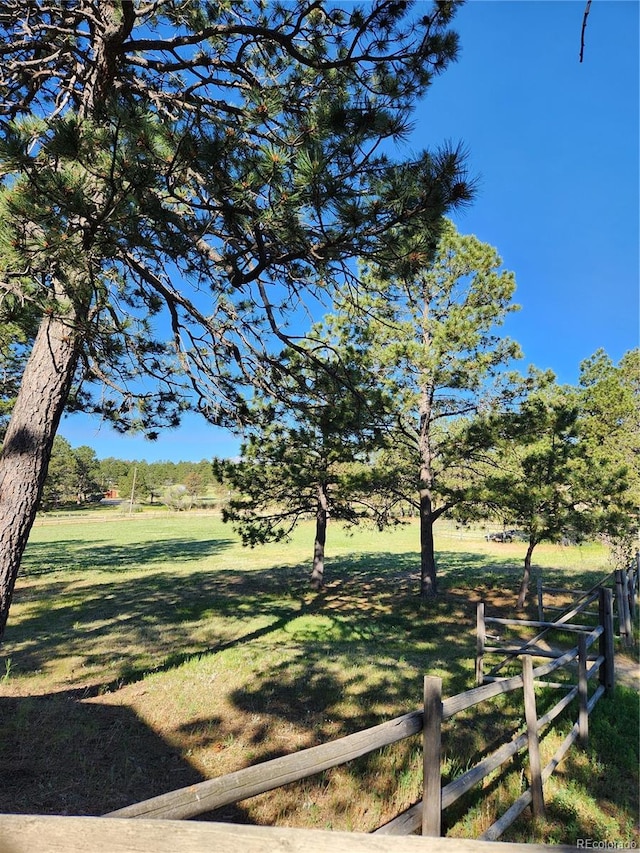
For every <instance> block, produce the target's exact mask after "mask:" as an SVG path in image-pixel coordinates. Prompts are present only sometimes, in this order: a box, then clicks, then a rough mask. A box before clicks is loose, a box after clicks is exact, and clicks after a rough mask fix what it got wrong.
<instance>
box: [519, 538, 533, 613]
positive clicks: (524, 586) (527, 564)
mask: <svg viewBox="0 0 640 853" xmlns="http://www.w3.org/2000/svg"><path fill="white" fill-rule="evenodd" d="M536 544H537V543H536V541H535V539H530V540H529V547H528V548H527V553H526V555H525V558H524V572H523V573H522V582H521V584H520V592H519V593H518V602H517V604H516V610H522V609H523V608H524V603H525V601H526V598H527V592H528V590H529V580H530V578H531V555H532V554H533V549H534V548H535V547H536Z"/></svg>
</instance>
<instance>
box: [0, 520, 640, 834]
mask: <svg viewBox="0 0 640 853" xmlns="http://www.w3.org/2000/svg"><path fill="white" fill-rule="evenodd" d="M312 532H313V531H312V528H311V526H310V525H303V526H301V527H300V528H299V529H298V530H297V531H296V534H295V537H294V539H293V541H292V542H291V543H289V544H282V543H279V544H274V545H268V546H264V547H262V548H259V549H256V550H253V551H251V550H247V549H243V548H242V547H241V546H240V544H239V542H238V540H237V538H236V536H235V535H234V534H233V532H232V530H231V529H230V528H228V527H225V526H224V525H222V523H221V522H220V520H219V519H218V518H216V517H214V516H196V515H190V514H177V515H167V516H163V517H147V516H145V515H136V514H134V515H133V516H131V517H127V516H123V515H121V514H118V513H117V511H115V510H114V511H111V512H110V513H107V512H94V513H91V514H89V515H87V516H84V517H81V516H77V517H74V518H72V519H69V520H64V521H57V522H56V523H55V524H51V523H39V524H38V525H37V526H36V527H35V528H34V530H33V532H32V536H31V540H30V543H29V547H28V551H27V554H26V556H25V560H24V563H23V570H22V574H21V578H20V580H19V583H18V587H17V590H16V595H15V601H14V605H13V609H12V612H11V616H10V621H9V626H8V628H7V632H6V636H5V641H4V643H3V646H2V649H1V651H2V655H1V656H0V709H2V713H1V715H0V772H1V773H2V778H4V779H12V783H11V785H8V786H7V785H5V786H2V787H1V788H0V811H4V812H26V813H58V814H65V813H66V814H101V813H104V812H107V811H110V810H113V809H116V808H119V807H121V806H124V805H127V804H129V803H131V802H135V801H138V800H141V799H144V798H146V797H150V796H153V795H155V794H160V793H163V792H165V791H168V790H171V789H173V788H177V787H181V786H183V785H188V784H191V783H193V782H197V781H200V780H202V779H205V778H210V777H212V776H216V775H220V774H223V773H226V772H229V771H231V770H235V769H238V768H240V767H244V766H247V765H248V764H253V763H256V762H258V761H263V760H266V759H268V758H272V757H275V756H277V755H282V754H284V753H288V752H291V751H294V750H297V749H301V748H304V747H307V746H312V745H315V744H317V743H322V742H324V741H327V740H329V739H332V738H335V737H339V736H341V735H344V734H348V733H350V732H353V731H357V730H359V729H362V728H366V727H368V726H371V725H375V724H376V723H378V722H382V721H383V720H385V719H389V718H391V717H394V716H397V715H399V714H402V713H405V712H407V711H410V710H414V709H415V708H417V707H419V705H420V701H421V691H422V676H423V674H425V673H426V674H432V675H439V676H441V677H442V679H443V693H444V695H445V696H447V695H452V694H454V693H457V692H459V691H461V690H464V689H467V688H469V687H471V686H472V685H473V668H474V653H475V605H476V602H477V601H478V600H484V601H486V602H487V609H488V611H489V612H492V613H495V614H500V615H507V614H512V610H513V603H514V601H515V594H516V592H517V587H518V582H519V578H520V573H521V564H522V559H523V556H524V549H525V546H524V543H509V544H500V543H488V542H486V541H485V540H484V531H482V530H480V529H477V530H467V529H463V530H459V529H456V528H455V527H454V526H452V525H446V524H441V526H440V529H439V531H438V538H437V549H438V562H439V573H440V577H441V595H440V596H439V598H438V599H437V600H436V601H434V602H431V603H428V604H424V603H422V602H420V600H419V598H418V596H417V589H418V572H417V559H416V545H417V528H416V526H415V524H408V525H406V526H403V527H401V528H399V529H397V530H395V531H390V532H386V533H378V532H377V531H371V530H356V531H355V532H353V533H352V534H349V533H347V532H345V531H343V530H342V529H341V528H339V527H335V528H332V529H331V530H330V531H329V540H328V549H327V551H328V554H327V556H328V560H327V585H326V588H325V589H324V590H323V591H322V592H319V593H317V592H314V591H312V590H311V589H310V588H309V587H308V584H307V577H308V573H309V568H310V566H309V562H310V560H309V557H310V553H311V550H312ZM535 563H536V566H537V568H538V569H541V570H542V571H543V574H544V578H545V583H549V584H561V585H563V586H571V587H577V588H580V589H582V588H585V587H587V586H591V585H593V584H594V583H596V582H597V581H598V580H599V579H600V578H601V577H602V576H603V575H604V574H606V573H608V572H609V571H610V568H611V567H610V566H609V565H608V562H607V554H606V552H605V550H604V549H603V548H602V547H600V546H599V545H585V546H581V547H580V548H577V547H572V548H562V547H560V546H545V545H541V546H539V547H538V549H537V550H536V552H535ZM531 614H532V615H533V610H532V611H531ZM505 699H506V697H502V701H501V702H497V703H495V704H494V706H493V707H492V708H491V709H486V710H485V711H484V712H483V713H482V715H481V719H478V718H474V719H473V720H471V719H469V721H468V724H467V723H466V721H462V723H461V724H459V725H458V727H457V729H455V730H454V729H453V728H452V729H451V730H449V731H446V732H445V763H446V768H447V771H448V773H449V775H450V777H453V776H454V775H456V774H457V773H459V772H461V771H462V770H464V769H465V767H466V766H467V765H469V764H470V763H473V762H474V760H476V759H477V756H478V754H481V753H482V750H483V749H485V748H486V746H487V744H489V743H491V741H492V740H493V739H494V738H495V737H496V736H497V734H498V733H499V732H502V731H503V730H504V728H505V726H507V727H509V726H511V725H513V726H515V725H516V724H517V723H518V721H519V720H520V719H521V717H522V709H521V708H519V707H517V705H515V704H513V703H511V704H510V703H509V702H508V701H505ZM607 705H610V703H605V701H604V700H603V701H601V702H600V703H599V705H598V707H597V709H596V712H595V716H594V718H593V724H592V736H591V740H590V745H589V749H588V751H587V752H580V751H578V750H576V751H574V752H573V753H572V755H571V757H570V758H569V759H567V760H566V761H565V762H564V763H563V765H562V767H561V772H560V773H559V774H558V776H557V777H554V779H553V780H552V782H551V783H549V788H548V792H549V793H548V799H549V806H548V814H547V820H546V822H545V823H544V824H543V825H540V826H532V825H531V823H530V822H528V821H521V822H520V823H519V824H518V825H517V826H515V827H514V828H513V830H511V831H510V835H509V836H508V837H510V838H512V839H517V840H546V841H551V842H555V841H568V842H570V843H574V842H575V840H576V838H577V837H590V838H594V839H597V840H603V841H619V840H626V841H630V840H632V839H637V836H636V835H634V833H635V832H636V829H635V828H634V825H635V822H636V820H637V812H638V798H637V789H638V773H637V765H638V736H637V719H638V704H637V694H636V692H635V691H633V690H630V689H625V688H623V687H620V688H618V694H617V697H616V713H612V712H611V709H610V707H607ZM570 724H571V723H570V721H569V720H568V718H567V720H565V721H564V722H562V721H561V722H560V723H559V724H558V725H557V726H556V727H555V729H554V730H552V731H551V732H550V733H549V735H548V736H547V737H546V738H545V740H544V741H543V751H546V752H549V751H551V752H552V751H553V749H554V744H556V745H557V742H559V740H560V739H561V737H562V736H563V732H566V731H567V730H568V728H569V727H570ZM615 738H619V739H620V744H621V745H619V748H615V749H614V748H612V744H614V743H616V741H615ZM421 761H422V758H421V749H420V742H419V739H418V738H415V739H411V740H408V741H404V742H402V743H401V744H398V745H397V746H395V747H393V748H389V749H386V750H384V751H382V752H380V753H376V754H374V755H371V756H368V757H367V758H364V759H360V760H358V761H356V762H353V763H352V764H350V765H348V766H346V767H342V768H336V769H335V770H333V771H328V772H326V773H323V774H321V775H320V776H318V777H314V779H311V780H308V781H307V782H305V783H301V784H298V785H290V786H287V787H285V788H282V789H279V790H278V791H276V792H273V793H271V794H268V795H264V796H262V797H257V798H254V799H252V800H249V801H245V802H243V803H240V804H239V805H237V806H234V807H229V808H227V809H225V810H223V811H222V812H218V813H214V814H212V815H209V816H208V817H210V818H211V819H217V820H220V819H224V820H234V821H246V822H253V823H261V824H276V823H279V824H283V825H285V824H286V825H295V826H316V827H319V828H333V829H346V830H363V831H370V830H371V829H374V828H375V827H376V826H378V825H380V824H381V823H383V822H385V821H386V820H389V819H391V818H392V817H394V816H395V815H396V814H397V813H398V812H400V811H401V810H402V809H404V808H406V807H407V806H408V805H410V804H411V803H412V802H414V801H415V800H416V799H418V798H419V796H420V784H421ZM523 773H524V768H523V767H522V766H520V765H516V766H514V768H513V770H512V772H511V773H510V774H509V775H508V777H507V780H506V783H504V784H502V785H498V784H497V782H496V781H495V780H490V783H489V785H488V787H487V788H485V790H484V791H482V792H480V795H475V798H474V797H471V798H469V799H468V800H467V801H466V803H465V807H466V808H467V811H466V812H463V811H462V809H460V810H459V811H457V812H456V813H455V814H452V815H451V816H448V818H447V826H446V830H447V832H448V833H449V834H452V835H468V836H477V835H479V834H480V833H481V832H482V830H483V829H484V828H485V827H486V826H487V825H488V824H489V823H490V822H491V820H492V819H493V817H492V816H495V812H496V809H498V808H502V810H503V811H504V808H505V807H506V804H508V803H507V802H506V800H507V798H508V797H509V796H511V797H512V798H515V796H517V794H518V793H520V791H521V789H522V784H523ZM546 790H547V789H546ZM500 804H502V805H500ZM498 813H499V812H498Z"/></svg>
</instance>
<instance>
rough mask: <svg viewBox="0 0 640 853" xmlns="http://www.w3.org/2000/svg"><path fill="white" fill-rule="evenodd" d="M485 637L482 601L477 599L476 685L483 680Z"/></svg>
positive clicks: (478, 685) (485, 629)
mask: <svg viewBox="0 0 640 853" xmlns="http://www.w3.org/2000/svg"><path fill="white" fill-rule="evenodd" d="M486 638H487V628H486V625H485V621H484V602H483V601H479V602H478V607H477V609H476V687H480V685H481V684H483V682H484V674H483V671H482V670H483V667H484V647H485V643H486Z"/></svg>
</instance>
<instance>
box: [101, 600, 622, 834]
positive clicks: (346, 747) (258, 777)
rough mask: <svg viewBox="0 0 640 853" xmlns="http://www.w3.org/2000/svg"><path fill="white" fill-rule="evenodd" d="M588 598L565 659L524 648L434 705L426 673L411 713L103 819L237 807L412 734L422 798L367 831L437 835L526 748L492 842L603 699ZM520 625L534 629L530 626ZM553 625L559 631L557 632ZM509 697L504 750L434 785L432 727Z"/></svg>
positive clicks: (606, 653)
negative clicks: (541, 704) (557, 737)
mask: <svg viewBox="0 0 640 853" xmlns="http://www.w3.org/2000/svg"><path fill="white" fill-rule="evenodd" d="M598 595H599V596H600V597H601V607H600V615H601V619H600V624H599V625H597V626H596V627H595V628H588V627H585V626H576V625H572V626H571V630H573V631H575V632H577V633H578V643H577V645H576V646H575V647H574V648H572V649H570V650H568V651H566V652H563V653H561V654H560V653H559V654H558V655H555V656H554V659H553V660H552V661H551V662H549V663H545V664H543V665H541V666H538V667H535V668H534V667H533V664H532V657H533V656H535V655H536V654H537V651H536V649H535V648H532V647H529V648H526V649H523V648H519V649H518V651H517V654H518V656H519V657H521V659H522V661H521V665H522V672H521V673H520V674H517V675H514V676H511V677H509V678H493V679H492V680H490V681H487V683H483V684H479V685H478V686H476V687H475V688H472V689H471V690H467V691H465V692H464V693H459V694H457V695H455V696H452V697H449V698H446V699H442V696H441V680H440V679H439V678H433V677H429V676H427V677H425V682H424V702H423V708H422V709H421V710H416V711H413V712H411V713H408V714H404V715H403V716H401V717H397V718H395V719H393V720H389V721H387V722H384V723H381V724H380V725H378V726H374V727H373V728H369V729H366V730H364V731H359V732H355V733H354V734H351V735H347V736H346V737H343V738H339V739H338V740H335V741H332V742H330V743H326V744H322V745H320V746H315V747H311V748H310V749H305V750H301V751H300V752H297V753H294V754H292V755H285V756H282V757H280V758H276V759H273V760H271V761H266V762H263V763H262V764H258V765H255V766H253V767H247V768H244V769H242V770H237V771H235V772H234V773H229V774H227V775H225V776H220V777H218V778H215V779H210V780H207V781H204V782H200V783H198V784H196V785H191V786H190V787H188V788H181V789H179V790H175V791H170V792H168V793H166V794H161V795H159V796H157V797H153V798H151V799H148V800H144V801H143V802H139V803H135V804H133V805H130V806H126V807H125V808H122V809H118V810H117V811H114V812H111V813H109V814H108V815H106V817H108V818H142V819H149V818H153V819H165V820H166V819H170V820H176V819H184V818H193V817H197V816H198V815H201V814H204V813H206V812H211V811H214V810H216V809H219V808H221V807H223V806H226V805H230V804H232V803H236V802H238V801H240V800H244V799H247V798H249V797H254V796H257V795H258V794H263V793H266V792H268V791H271V790H274V789H275V788H278V787H280V786H282V785H286V784H289V783H291V782H296V781H300V780H302V779H306V778H308V777H310V776H312V775H314V774H316V773H320V772H322V771H324V770H327V769H329V768H331V767H336V766H338V765H341V764H345V763H347V762H349V761H351V760H353V759H355V758H358V757H360V756H363V755H366V754H368V753H371V752H373V751H375V750H378V749H381V748H382V747H385V746H388V745H390V744H393V743H395V742H397V741H400V740H404V739H405V738H408V737H412V736H414V735H417V734H422V740H423V749H424V786H423V787H424V790H423V798H422V800H421V801H420V802H418V803H416V804H415V805H414V806H412V807H411V808H410V809H408V810H407V811H406V812H404V813H403V814H401V815H399V816H398V817H397V818H395V819H394V820H392V821H390V822H389V823H387V824H385V825H384V826H382V827H380V828H379V829H377V830H376V831H375V834H384V835H410V834H412V833H414V832H416V831H418V830H421V831H422V834H424V835H430V836H439V835H440V833H441V825H442V813H443V811H444V810H446V809H447V808H449V807H450V806H451V805H452V804H453V803H455V802H456V801H457V800H458V799H459V798H460V797H462V796H463V795H464V794H466V793H467V792H469V791H470V790H471V789H472V788H473V787H474V786H476V785H478V784H479V783H480V782H482V780H483V779H484V778H485V777H486V776H487V775H488V774H489V773H491V772H493V771H494V770H496V769H497V768H498V767H500V766H502V765H503V764H504V763H505V762H506V761H508V760H509V759H510V758H512V757H513V756H515V755H516V754H517V753H520V752H523V751H524V750H528V753H529V764H530V768H531V780H530V788H529V789H528V790H527V791H526V792H525V793H524V794H523V795H522V797H520V798H519V799H518V801H517V802H516V803H514V804H513V806H512V807H511V808H510V809H509V811H508V812H507V813H506V814H505V815H504V816H503V817H502V818H501V819H500V820H499V821H498V822H497V823H495V824H494V825H493V826H492V827H490V829H489V830H487V832H486V833H485V835H484V836H483V839H486V840H495V839H496V838H499V837H500V835H501V834H502V833H503V832H504V830H505V829H506V828H507V826H509V825H510V824H511V823H512V822H513V821H514V820H515V818H516V817H517V816H518V815H519V814H520V813H521V812H522V811H523V810H524V809H525V808H526V807H527V805H529V804H530V803H531V804H532V805H533V810H534V814H542V811H543V809H544V800H543V793H542V786H543V784H544V782H545V781H546V780H547V779H548V778H549V776H550V775H551V774H552V773H553V771H554V769H555V767H556V766H557V765H558V763H559V762H560V761H561V760H562V758H563V757H564V755H565V754H566V752H567V750H568V749H569V747H570V746H571V745H572V744H573V743H574V742H575V741H576V739H578V738H580V740H581V741H582V742H583V743H584V742H586V738H587V732H588V716H589V713H590V712H591V710H592V708H593V707H594V705H595V704H596V702H597V701H598V700H599V699H600V697H601V696H602V695H603V693H610V692H611V691H612V689H613V627H612V626H613V623H612V617H611V591H610V590H608V589H603V590H602V591H601V592H599V593H598ZM587 601H589V602H590V601H591V599H590V598H589V599H587ZM489 621H493V622H495V623H498V622H504V621H507V620H495V619H494V620H490V619H486V620H485V622H489ZM518 621H520V620H518ZM521 624H527V625H532V626H536V627H538V626H539V623H538V622H531V623H521ZM546 624H548V623H546ZM546 624H545V627H546ZM563 627H564V628H566V625H563ZM596 641H597V642H598V644H599V646H598V649H599V650H598V654H597V655H589V651H588V650H589V649H590V648H591V647H592V646H593V645H594V644H595V643H596ZM485 651H488V649H485ZM515 653H516V652H515V651H514V654H515ZM511 659H513V657H511ZM576 668H577V672H578V678H577V683H576V684H567V683H566V682H565V683H563V684H562V685H561V686H563V687H565V688H566V690H565V694H564V695H563V696H562V698H561V700H560V701H559V702H558V703H557V704H556V705H555V706H554V707H553V708H552V709H550V710H549V711H547V712H546V713H545V714H544V715H543V716H542V717H540V718H538V716H537V710H536V698H535V693H534V684H539V683H544V684H547V685H550V686H559V685H557V684H555V683H552V682H548V681H546V682H541V681H540V679H542V678H544V677H545V676H548V675H551V674H553V673H556V672H557V671H559V670H561V669H564V670H568V671H569V672H571V673H572V672H573V671H574V670H575V669H576ZM596 674H598V675H599V680H600V684H599V686H598V687H597V689H596V690H595V692H594V693H593V695H592V696H591V697H589V695H588V681H589V679H591V678H592V677H593V676H594V675H596ZM517 690H522V691H523V701H524V707H525V716H526V729H525V731H523V732H521V733H519V734H517V736H515V737H514V738H513V739H511V740H509V741H507V742H506V743H504V744H503V745H502V746H501V747H500V748H499V749H497V750H496V751H495V752H493V753H491V755H488V756H486V757H484V758H483V759H482V760H481V761H480V762H479V763H478V764H476V765H475V766H474V767H472V768H470V769H469V770H467V771H466V772H465V773H464V774H463V775H462V776H460V777H458V778H457V779H455V780H454V781H452V782H450V783H449V784H447V785H445V786H443V785H442V771H441V767H442V761H441V728H442V723H443V722H444V721H445V720H449V719H450V718H452V717H454V716H455V715H456V714H458V713H460V712H461V711H464V710H466V709H469V708H472V707H474V706H476V705H478V704H480V703H482V702H486V701H487V700H488V699H491V698H492V697H495V696H498V695H500V694H504V693H509V692H512V691H517ZM576 697H577V698H578V700H579V715H578V720H577V721H576V723H575V725H574V727H573V729H572V731H571V732H570V734H569V735H568V736H567V738H566V739H565V741H564V742H563V744H562V745H561V747H560V748H559V749H558V751H557V753H556V754H555V755H554V757H553V759H552V760H551V762H549V764H547V765H546V766H545V767H544V768H542V767H541V766H540V759H539V745H538V739H539V733H540V731H541V730H543V729H544V728H546V727H547V726H548V725H549V724H550V723H551V722H552V721H553V720H554V719H555V718H556V717H557V716H558V715H559V714H560V713H561V712H562V711H563V710H565V708H567V706H568V705H569V704H570V703H571V702H572V701H573V700H574V699H575V698H576Z"/></svg>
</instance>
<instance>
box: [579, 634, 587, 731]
mask: <svg viewBox="0 0 640 853" xmlns="http://www.w3.org/2000/svg"><path fill="white" fill-rule="evenodd" d="M588 692H589V690H588V684H587V638H586V637H585V635H584V634H579V635H578V701H579V703H580V710H579V712H578V734H579V737H580V743H581V745H582V746H583V747H586V746H587V742H588V740H589V709H588V708H587V702H588V698H589V697H588Z"/></svg>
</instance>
